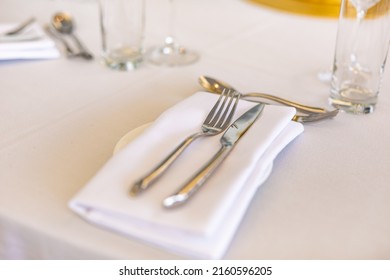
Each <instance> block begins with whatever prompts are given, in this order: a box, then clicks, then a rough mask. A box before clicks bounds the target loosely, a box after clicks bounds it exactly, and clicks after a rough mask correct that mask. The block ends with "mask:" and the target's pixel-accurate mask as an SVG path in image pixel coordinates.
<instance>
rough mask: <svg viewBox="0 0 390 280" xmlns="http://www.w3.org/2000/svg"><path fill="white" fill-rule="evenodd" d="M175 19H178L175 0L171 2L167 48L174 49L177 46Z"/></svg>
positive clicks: (166, 39)
mask: <svg viewBox="0 0 390 280" xmlns="http://www.w3.org/2000/svg"><path fill="white" fill-rule="evenodd" d="M175 19H176V9H175V3H174V0H169V32H168V36H167V37H165V45H166V47H168V46H170V47H172V46H173V45H175Z"/></svg>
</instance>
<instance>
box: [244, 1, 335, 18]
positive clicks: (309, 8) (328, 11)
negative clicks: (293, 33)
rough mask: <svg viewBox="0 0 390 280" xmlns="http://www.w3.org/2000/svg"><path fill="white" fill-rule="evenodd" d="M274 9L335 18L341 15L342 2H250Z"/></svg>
mask: <svg viewBox="0 0 390 280" xmlns="http://www.w3.org/2000/svg"><path fill="white" fill-rule="evenodd" d="M249 1H250V2H253V3H257V4H260V5H263V6H268V7H271V8H274V9H278V10H282V11H286V12H291V13H297V14H305V15H311V16H320V17H335V18H337V17H338V16H339V13H340V4H341V0H249Z"/></svg>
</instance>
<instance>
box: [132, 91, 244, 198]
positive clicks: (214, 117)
mask: <svg viewBox="0 0 390 280" xmlns="http://www.w3.org/2000/svg"><path fill="white" fill-rule="evenodd" d="M239 99H240V94H239V93H237V92H236V91H234V90H231V89H226V90H224V91H223V92H222V94H221V96H220V97H219V98H218V100H217V102H216V103H215V105H214V106H213V108H212V109H211V111H210V112H209V114H208V115H207V117H206V119H205V120H204V122H203V124H202V127H201V130H200V131H199V132H197V133H194V134H192V135H190V136H188V137H187V138H186V139H184V141H183V142H182V143H181V144H180V145H179V146H177V147H176V149H174V150H173V151H172V152H171V153H170V154H169V155H168V156H167V157H166V158H165V159H164V160H163V161H162V162H161V163H160V164H159V165H157V166H156V167H155V168H154V169H153V170H152V171H150V172H149V173H148V174H146V175H145V176H144V177H142V178H141V179H139V180H138V181H137V182H136V183H135V184H134V185H133V186H132V187H131V189H130V194H131V195H133V196H134V195H137V194H139V193H140V192H142V191H144V190H146V189H147V188H149V187H150V185H151V184H152V183H154V182H155V181H156V180H157V179H158V178H159V177H160V176H161V175H162V174H163V173H164V172H165V171H166V170H167V169H168V167H169V166H171V165H172V163H173V162H174V161H175V160H176V159H177V158H178V157H179V156H180V155H181V154H182V152H183V151H184V150H185V149H186V148H187V147H188V146H189V145H190V144H191V143H192V142H193V141H194V140H196V139H198V138H199V137H203V136H214V135H217V134H220V133H221V132H223V131H224V130H225V129H226V128H227V127H228V126H229V124H230V122H231V120H232V118H233V115H234V112H235V110H236V107H237V103H238V100H239Z"/></svg>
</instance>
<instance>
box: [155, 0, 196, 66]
mask: <svg viewBox="0 0 390 280" xmlns="http://www.w3.org/2000/svg"><path fill="white" fill-rule="evenodd" d="M175 8H176V7H175V3H174V0H169V10H170V15H169V21H170V22H169V25H170V26H169V29H170V30H169V33H168V35H167V36H166V37H165V39H164V44H163V45H162V46H158V47H155V48H153V49H152V50H151V51H150V53H149V55H148V60H149V61H150V62H152V63H153V64H156V65H164V66H180V65H187V64H191V63H194V62H196V61H197V60H198V59H199V55H198V53H197V52H195V51H193V50H189V49H187V48H185V47H183V46H181V45H179V44H178V43H177V41H176V38H175V34H174V28H175V26H174V25H175V24H174V23H175V12H176V10H175Z"/></svg>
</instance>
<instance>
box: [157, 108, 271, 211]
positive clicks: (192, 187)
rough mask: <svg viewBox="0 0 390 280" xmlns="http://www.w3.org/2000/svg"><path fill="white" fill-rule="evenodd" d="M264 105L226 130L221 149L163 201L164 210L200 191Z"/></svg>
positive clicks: (252, 110) (247, 113)
mask: <svg viewBox="0 0 390 280" xmlns="http://www.w3.org/2000/svg"><path fill="white" fill-rule="evenodd" d="M264 106H265V105H264V104H263V103H260V104H258V105H256V106H254V107H252V108H251V109H249V110H248V111H247V112H245V113H244V114H243V115H241V116H240V117H239V118H238V119H237V120H236V121H235V122H234V123H233V124H231V125H230V127H229V128H228V129H227V130H226V132H225V133H224V134H223V136H222V137H221V139H220V143H221V148H220V149H219V151H218V152H217V153H216V154H215V155H214V156H213V158H211V159H210V161H209V162H207V163H206V164H205V165H204V166H203V167H202V168H201V169H200V170H199V171H198V172H197V173H196V174H195V175H194V176H193V177H191V178H190V179H189V180H188V181H187V182H186V183H185V184H184V185H183V186H182V187H180V188H179V190H178V191H177V192H176V193H174V194H173V195H171V196H169V197H167V198H165V199H164V201H163V206H164V207H165V208H173V207H176V206H179V205H182V204H183V203H185V202H186V201H187V200H188V199H189V198H190V197H192V195H193V194H194V193H195V192H196V191H197V190H199V189H200V187H201V186H203V184H204V183H205V182H206V181H207V179H208V178H209V177H210V176H211V175H212V174H213V173H214V171H215V170H216V169H217V167H219V166H220V164H221V163H222V162H223V161H224V159H225V158H226V157H227V156H228V155H229V154H230V152H231V151H232V150H233V148H234V146H235V145H236V144H237V142H238V140H240V138H241V137H242V136H243V135H244V134H245V133H246V132H247V130H248V129H249V128H250V127H251V126H252V124H253V123H254V122H255V121H256V119H257V118H258V117H259V115H260V114H261V112H262V111H263V109H264Z"/></svg>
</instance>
